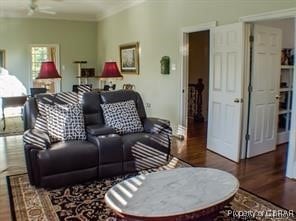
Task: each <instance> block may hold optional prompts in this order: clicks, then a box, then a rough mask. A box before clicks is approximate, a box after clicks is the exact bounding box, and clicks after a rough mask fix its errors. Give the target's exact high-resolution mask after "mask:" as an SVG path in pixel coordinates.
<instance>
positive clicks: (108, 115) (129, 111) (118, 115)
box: [101, 100, 144, 134]
mask: <svg viewBox="0 0 296 221" xmlns="http://www.w3.org/2000/svg"><path fill="white" fill-rule="evenodd" d="M101 107H102V110H103V114H104V119H105V123H106V125H108V126H110V127H112V128H114V129H115V130H116V132H117V133H119V134H128V133H137V132H142V131H143V130H144V128H143V125H142V123H141V120H140V117H139V114H138V111H137V108H136V104H135V102H134V101H133V100H129V101H124V102H117V103H110V104H101Z"/></svg>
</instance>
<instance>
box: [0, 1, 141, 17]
mask: <svg viewBox="0 0 296 221" xmlns="http://www.w3.org/2000/svg"><path fill="white" fill-rule="evenodd" d="M34 1H35V2H36V4H37V5H38V7H39V8H46V9H47V10H49V11H54V12H56V14H55V15H49V14H43V13H39V12H35V13H33V15H28V12H29V6H30V2H31V0H0V17H26V18H49V19H66V20H78V21H98V20H101V19H103V18H105V17H107V16H110V15H113V14H116V13H118V12H120V11H122V10H124V9H126V8H129V7H132V6H135V5H137V4H140V3H142V2H144V1H145V0H34Z"/></svg>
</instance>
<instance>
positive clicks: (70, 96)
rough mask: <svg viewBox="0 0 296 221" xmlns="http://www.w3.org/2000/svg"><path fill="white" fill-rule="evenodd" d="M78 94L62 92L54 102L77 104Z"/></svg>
mask: <svg viewBox="0 0 296 221" xmlns="http://www.w3.org/2000/svg"><path fill="white" fill-rule="evenodd" d="M77 102H78V96H77V93H75V92H60V93H57V94H56V96H55V100H54V104H76V103H77Z"/></svg>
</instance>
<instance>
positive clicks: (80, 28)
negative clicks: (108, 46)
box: [0, 18, 97, 91]
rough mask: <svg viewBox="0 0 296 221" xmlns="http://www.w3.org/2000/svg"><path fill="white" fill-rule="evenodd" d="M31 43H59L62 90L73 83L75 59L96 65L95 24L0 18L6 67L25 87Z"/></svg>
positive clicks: (1, 43)
mask: <svg viewBox="0 0 296 221" xmlns="http://www.w3.org/2000/svg"><path fill="white" fill-rule="evenodd" d="M31 44H59V46H60V65H61V67H62V66H64V67H65V69H64V70H62V68H61V72H62V75H63V79H62V89H63V91H69V90H72V85H73V84H77V78H76V76H77V66H76V65H75V64H73V61H75V60H87V61H88V62H89V63H88V66H89V67H96V64H97V23H96V22H77V21H64V20H47V19H19V18H17V19H16V18H11V19H9V18H5V19H0V49H5V50H6V67H7V69H8V70H9V72H10V73H11V74H13V75H16V76H17V77H18V78H19V80H21V81H22V82H23V83H24V84H25V86H26V87H27V88H28V85H29V79H30V78H29V76H30V75H29V68H30V66H29V64H30V54H29V48H30V45H31Z"/></svg>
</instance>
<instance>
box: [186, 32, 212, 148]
mask: <svg viewBox="0 0 296 221" xmlns="http://www.w3.org/2000/svg"><path fill="white" fill-rule="evenodd" d="M188 35H189V36H188V43H189V45H188V48H189V53H188V56H189V57H188V107H187V110H188V113H187V116H188V119H187V122H188V128H187V137H188V138H192V137H198V140H199V141H200V143H201V144H202V145H201V146H202V147H204V148H206V140H207V121H208V120H207V119H208V102H209V54H210V31H209V30H205V31H198V32H192V33H189V34H188Z"/></svg>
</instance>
